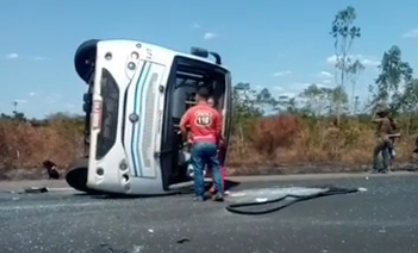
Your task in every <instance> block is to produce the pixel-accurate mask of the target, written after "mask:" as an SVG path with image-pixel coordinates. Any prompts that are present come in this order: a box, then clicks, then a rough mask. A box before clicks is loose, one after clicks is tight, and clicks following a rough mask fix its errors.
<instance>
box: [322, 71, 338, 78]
mask: <svg viewBox="0 0 418 253" xmlns="http://www.w3.org/2000/svg"><path fill="white" fill-rule="evenodd" d="M333 76H334V75H333V74H331V73H330V72H328V71H321V72H319V73H318V77H321V78H331V77H333Z"/></svg>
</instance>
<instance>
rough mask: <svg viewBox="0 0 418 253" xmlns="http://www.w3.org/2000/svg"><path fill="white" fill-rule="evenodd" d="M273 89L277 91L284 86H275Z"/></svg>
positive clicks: (281, 89)
mask: <svg viewBox="0 0 418 253" xmlns="http://www.w3.org/2000/svg"><path fill="white" fill-rule="evenodd" d="M273 90H275V91H283V87H282V86H274V87H273Z"/></svg>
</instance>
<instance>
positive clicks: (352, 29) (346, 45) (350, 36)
mask: <svg viewBox="0 0 418 253" xmlns="http://www.w3.org/2000/svg"><path fill="white" fill-rule="evenodd" d="M356 18H357V15H356V11H355V9H354V8H353V7H351V6H348V7H347V8H345V9H344V10H341V11H339V12H338V13H337V14H336V15H335V18H334V20H333V21H332V26H331V31H330V35H331V36H332V38H333V39H334V51H335V58H336V61H335V81H336V85H337V87H338V86H340V87H339V88H338V89H337V90H339V91H342V90H345V89H346V86H347V82H348V81H350V82H351V84H352V93H353V94H351V95H352V98H354V96H355V84H356V80H357V76H358V75H359V74H360V72H361V70H363V69H364V66H363V65H362V63H361V62H360V61H359V60H358V59H352V56H351V49H352V46H353V43H354V41H355V40H356V39H357V38H360V36H361V30H360V27H358V26H356V25H354V22H355V20H356ZM344 92H345V91H344ZM342 105H343V101H341V100H338V101H336V109H337V110H336V114H337V120H338V122H339V121H340V114H341V112H342Z"/></svg>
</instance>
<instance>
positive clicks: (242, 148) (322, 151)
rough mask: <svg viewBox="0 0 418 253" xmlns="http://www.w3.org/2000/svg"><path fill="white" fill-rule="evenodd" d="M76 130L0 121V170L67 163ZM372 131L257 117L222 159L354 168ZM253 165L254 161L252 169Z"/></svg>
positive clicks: (405, 146) (406, 156) (362, 161)
mask: <svg viewBox="0 0 418 253" xmlns="http://www.w3.org/2000/svg"><path fill="white" fill-rule="evenodd" d="M401 123H404V124H401V127H402V132H403V136H402V138H401V139H399V140H398V141H397V143H396V150H397V161H398V163H409V162H412V161H413V157H412V150H413V149H414V141H415V139H414V138H415V137H414V136H412V135H410V134H408V132H409V130H408V129H411V124H406V123H408V122H406V123H405V122H401ZM82 129H83V128H82V125H81V124H80V123H79V122H74V121H72V120H58V121H54V122H51V123H50V124H49V125H48V126H41V127H34V126H32V125H30V124H29V123H22V122H13V121H8V120H2V121H0V143H1V146H0V171H2V172H5V171H6V170H13V169H17V168H27V169H28V170H30V169H38V168H40V167H41V163H42V161H43V160H44V159H51V160H53V161H55V162H57V163H58V164H59V165H60V166H61V167H67V166H68V165H69V164H70V163H71V162H73V161H74V159H76V158H77V157H80V156H82V154H83V148H82V147H83V145H82ZM374 132H375V131H374V126H373V125H372V124H371V123H370V122H367V121H364V122H360V121H358V120H347V121H346V122H342V124H341V125H340V126H339V127H335V126H333V125H332V124H330V121H328V120H318V119H302V118H296V117H293V116H280V117H275V118H269V119H260V120H258V121H255V122H254V123H253V124H252V125H251V127H249V128H248V130H247V133H242V134H241V135H240V136H237V135H234V136H233V137H232V146H231V149H230V153H229V163H228V164H229V167H230V168H237V167H239V168H240V169H239V170H237V169H231V170H230V172H234V173H236V174H246V173H257V172H258V173H263V171H260V170H264V173H267V172H265V171H269V173H270V172H271V170H273V171H274V170H276V171H274V172H279V173H309V172H319V171H322V172H323V171H324V170H325V171H333V170H334V169H335V170H338V171H341V170H344V171H352V170H360V169H362V168H363V167H364V165H370V164H371V159H372V150H373V147H374V145H375V142H376V137H375V134H374ZM325 164H328V166H325ZM330 164H331V165H332V166H329V165H330ZM335 164H338V166H339V169H337V167H338V166H337V167H336V165H335ZM254 165H258V166H257V167H256V168H258V171H255V170H254V168H255V167H254ZM246 167H247V168H252V169H250V170H249V169H246ZM333 168H334V169H333Z"/></svg>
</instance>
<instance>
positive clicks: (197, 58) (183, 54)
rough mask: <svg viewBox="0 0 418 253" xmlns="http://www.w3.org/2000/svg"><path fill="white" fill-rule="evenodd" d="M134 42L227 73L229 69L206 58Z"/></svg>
mask: <svg viewBox="0 0 418 253" xmlns="http://www.w3.org/2000/svg"><path fill="white" fill-rule="evenodd" d="M135 42H136V43H140V44H141V45H143V46H147V47H149V48H153V49H155V50H158V51H163V52H165V53H167V54H172V55H173V56H183V57H186V58H190V59H194V60H197V61H202V62H205V63H208V64H211V65H213V66H216V67H218V68H221V69H223V70H225V71H228V72H229V69H228V68H227V67H225V66H224V65H219V64H216V63H215V62H213V61H211V60H209V59H208V58H203V57H199V56H196V55H192V54H188V53H183V52H179V51H175V50H172V49H169V48H166V47H163V46H159V45H155V44H151V43H146V42H142V41H135Z"/></svg>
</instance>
